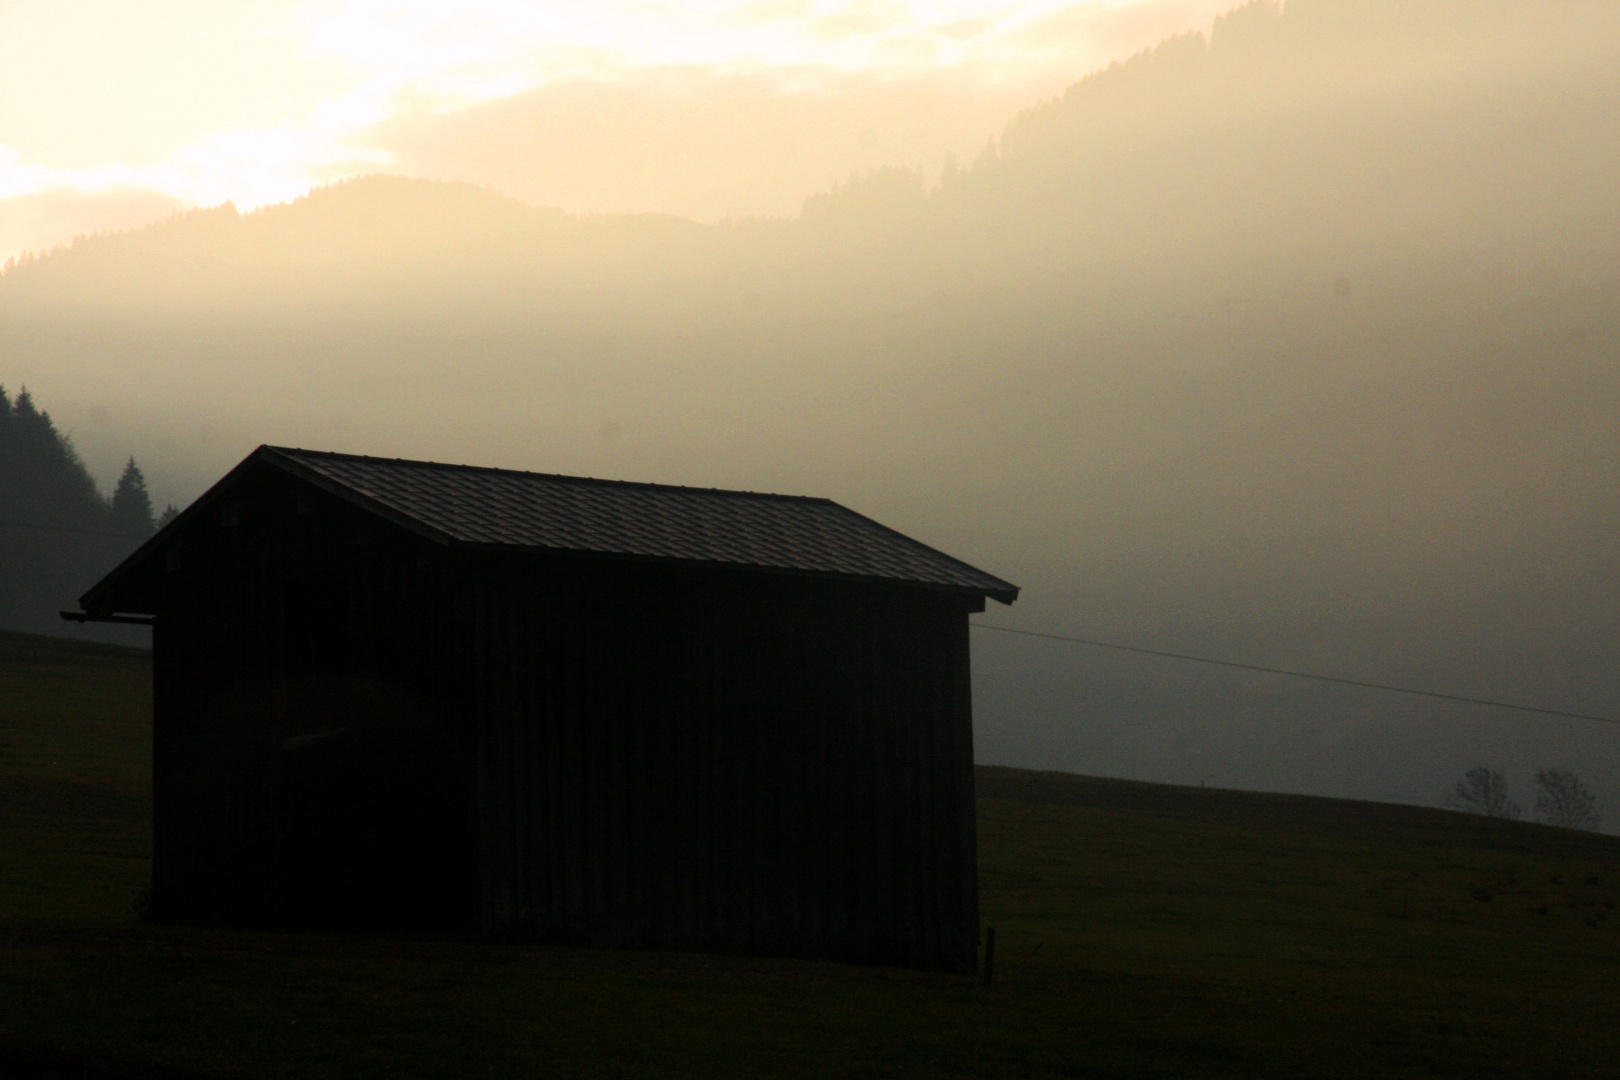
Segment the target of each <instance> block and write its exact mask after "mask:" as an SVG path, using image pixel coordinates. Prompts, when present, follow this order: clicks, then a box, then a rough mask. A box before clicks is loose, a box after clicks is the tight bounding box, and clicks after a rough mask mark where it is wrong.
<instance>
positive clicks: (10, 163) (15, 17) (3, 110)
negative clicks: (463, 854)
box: [0, 0, 1234, 262]
mask: <svg viewBox="0 0 1620 1080" xmlns="http://www.w3.org/2000/svg"><path fill="white" fill-rule="evenodd" d="M1232 6H1234V5H1233V3H1232V0H1079V2H1073V0H853V2H846V0H704V2H699V3H693V2H681V3H674V2H668V0H616V2H611V3H555V2H554V3H515V2H511V0H462V2H459V3H455V4H449V3H437V2H429V0H391V2H385V0H310V2H297V0H241V2H236V3H232V4H214V3H202V2H200V0H124V2H118V3H113V2H108V0H50V2H45V0H4V2H3V3H0V262H3V261H4V260H5V259H6V258H8V257H12V256H15V255H18V254H20V253H21V252H23V251H37V250H42V249H47V248H49V247H52V246H55V245H57V244H60V243H64V242H67V241H68V240H71V239H72V237H73V236H74V235H77V234H79V233H84V232H96V231H102V230H117V229H124V228H130V227H135V226H138V225H141V224H145V223H147V222H149V221H152V220H157V219H159V218H162V217H164V216H167V215H168V214H170V213H172V212H173V211H175V210H176V209H180V208H185V207H193V206H213V205H218V204H220V203H223V202H226V201H231V202H234V203H235V204H236V206H237V207H238V208H239V209H241V210H248V209H252V208H255V207H259V206H263V205H267V204H273V203H279V202H285V201H288V200H290V199H292V198H295V197H297V196H299V195H301V194H303V193H304V192H306V191H308V190H309V189H310V188H311V187H312V186H317V185H321V184H326V183H331V182H333V181H336V180H339V179H343V178H347V177H352V176H357V175H364V174H368V173H376V172H387V173H401V174H406V175H418V176H424V177H428V178H435V179H455V180H466V181H470V182H473V183H477V184H481V185H484V186H488V187H492V188H494V189H495V190H497V191H501V192H502V193H504V194H508V195H512V196H514V197H517V198H521V199H524V200H525V201H528V202H531V203H536V204H543V205H556V206H561V207H563V208H564V209H568V210H571V211H576V212H587V213H597V212H615V211H657V212H666V213H674V214H678V215H681V216H685V217H690V218H694V219H697V220H719V219H722V218H727V217H743V216H784V215H792V214H794V213H796V212H797V211H798V209H799V205H800V203H801V202H802V200H803V199H804V197H805V196H807V195H809V194H812V193H814V190H817V189H820V188H824V187H829V186H832V185H835V184H837V183H839V182H841V181H842V180H844V179H846V178H847V177H848V176H849V175H850V174H851V173H853V172H857V171H860V170H862V169H864V168H872V167H877V166H884V165H908V166H921V167H923V168H924V169H925V170H932V171H936V172H937V170H938V169H939V167H940V166H941V165H942V163H943V160H944V157H945V155H946V154H948V153H955V154H956V155H958V156H959V157H964V158H966V157H971V156H972V155H973V154H974V153H976V152H977V150H978V149H979V148H980V147H982V146H983V145H984V143H985V141H986V140H987V139H988V138H990V137H991V136H993V135H994V134H995V133H997V132H998V131H999V130H1000V129H1001V128H1002V127H1003V126H1004V125H1005V123H1006V121H1007V120H1008V119H1009V118H1010V117H1011V116H1012V115H1014V114H1015V113H1016V112H1017V111H1018V110H1019V109H1021V108H1024V107H1027V106H1029V105H1031V104H1033V103H1035V102H1037V101H1039V100H1041V99H1043V98H1046V97H1050V96H1052V95H1053V94H1055V93H1057V92H1059V91H1061V90H1062V89H1063V88H1064V87H1065V86H1067V85H1069V84H1070V83H1072V82H1074V81H1076V80H1077V79H1078V78H1080V77H1081V76H1083V75H1085V74H1087V73H1089V72H1091V71H1093V70H1096V69H1098V68H1100V67H1104V66H1106V65H1107V64H1108V63H1109V62H1111V61H1113V60H1116V59H1122V58H1125V57H1128V56H1130V55H1131V54H1133V53H1135V52H1137V51H1139V50H1141V49H1143V48H1146V47H1148V46H1151V45H1152V44H1154V43H1155V42H1157V41H1159V40H1161V39H1162V38H1164V37H1166V36H1168V35H1170V34H1174V33H1179V32H1183V31H1187V30H1203V29H1207V27H1208V26H1209V24H1210V22H1211V20H1212V19H1213V18H1214V16H1215V15H1216V14H1218V13H1219V12H1220V11H1222V10H1224V9H1226V8H1229V7H1232ZM587 115H588V116H589V118H590V124H589V126H590V128H591V130H592V132H593V137H592V138H590V139H580V138H576V137H574V135H575V133H577V132H578V131H579V130H580V129H581V128H582V127H584V126H585V125H584V123H583V122H582V120H581V117H582V116H587ZM763 115H769V116H770V117H771V118H772V123H771V125H770V126H772V127H773V128H774V129H775V130H776V132H777V137H776V138H775V139H774V141H772V143H771V144H770V146H768V147H765V148H761V149H762V152H761V153H757V154H753V155H747V164H744V162H743V161H742V160H741V157H742V156H743V155H741V154H740V151H739V148H738V146H737V144H738V143H739V142H742V141H745V140H746V139H747V138H750V136H747V135H743V134H740V133H742V132H745V131H757V130H759V127H758V125H757V124H755V123H754V121H757V120H758V119H759V118H760V117H761V116H763ZM604 118H605V119H606V121H607V126H606V128H604V126H603V124H604ZM546 132H555V133H556V136H555V138H553V139H551V140H544V139H543V138H541V136H543V134H544V133H546ZM514 137H516V141H517V142H518V143H521V144H523V145H525V146H527V147H528V152H527V153H520V154H517V155H516V156H514V153H513V150H512V147H513V145H514ZM525 139H526V140H527V142H524V140H525ZM536 139H541V142H542V144H543V145H540V146H536V145H534V143H535V140H536ZM771 162H775V163H776V166H777V167H771ZM807 184H808V185H811V190H805V186H806V185H807Z"/></svg>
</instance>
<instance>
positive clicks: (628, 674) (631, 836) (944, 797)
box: [469, 563, 978, 968]
mask: <svg viewBox="0 0 1620 1080" xmlns="http://www.w3.org/2000/svg"><path fill="white" fill-rule="evenodd" d="M469 591H470V593H471V595H472V596H473V597H474V600H473V602H472V609H473V612H472V614H473V620H474V623H475V629H474V637H475V640H476V644H475V647H474V648H473V650H472V652H473V655H474V657H475V658H476V660H475V663H476V665H477V668H476V676H475V680H474V685H475V687H476V689H475V692H474V698H475V708H476V713H477V718H476V723H477V732H478V736H477V743H478V751H477V766H476V768H477V777H478V781H477V787H478V820H479V822H480V830H479V836H480V839H479V843H480V848H479V865H480V868H481V870H480V873H481V879H480V880H481V883H480V895H481V910H480V917H481V921H482V924H483V926H484V928H485V930H486V931H487V932H490V933H496V934H537V935H540V936H544V937H549V938H559V939H573V940H583V941H592V942H598V943H609V944H620V945H682V946H690V947H700V948H710V949H718V950H728V951H739V952H773V953H798V954H807V955H821V956H837V957H847V958H855V959H867V960H883V961H890V962H899V963H906V964H915V965H922V966H933V967H945V968H971V967H972V965H973V962H974V954H975V947H976V939H977V934H978V917H977V873H976V866H975V851H974V831H973V806H972V742H971V717H970V713H969V709H970V705H969V697H968V688H969V687H968V673H967V648H966V637H967V620H966V605H965V604H964V603H963V602H962V601H960V600H954V599H941V598H938V597H934V596H930V595H928V594H919V593H911V594H907V593H904V592H902V591H900V590H872V589H855V588H851V587H847V586H807V585H801V584H796V583H789V582H783V581H781V580H772V579H769V578H766V579H764V580H763V581H761V580H760V579H758V578H754V579H751V580H738V578H737V577H736V576H732V575H723V574H711V575H692V574H679V573H676V574H671V573H669V572H664V573H655V572H652V571H648V570H644V569H639V568H626V569H620V570H616V571H603V570H600V569H592V568H591V567H590V566H589V565H588V564H584V563H575V564H567V563H554V564H550V565H549V566H547V567H546V568H545V569H543V570H541V569H527V570H526V571H525V570H524V569H522V568H518V567H514V566H512V565H511V564H498V565H493V566H490V567H487V568H485V569H484V571H483V572H481V573H478V574H475V575H473V578H472V580H471V581H470V582H469Z"/></svg>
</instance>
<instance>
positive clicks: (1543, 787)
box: [1446, 765, 1603, 832]
mask: <svg viewBox="0 0 1620 1080" xmlns="http://www.w3.org/2000/svg"><path fill="white" fill-rule="evenodd" d="M1446 805H1447V806H1449V807H1451V808H1452V809H1453V810H1464V811H1467V812H1469V813H1474V814H1484V815H1485V816H1486V817H1496V818H1508V819H1511V820H1517V819H1518V818H1520V817H1522V816H1523V811H1522V810H1520V809H1519V804H1518V803H1517V802H1515V801H1514V800H1513V796H1512V795H1511V794H1509V792H1508V783H1507V779H1506V778H1505V777H1503V775H1502V774H1501V773H1499V772H1497V771H1496V770H1495V769H1492V768H1488V767H1487V766H1484V765H1476V766H1474V767H1473V768H1472V769H1469V770H1468V771H1467V772H1466V773H1464V774H1463V778H1462V779H1461V780H1459V781H1457V783H1456V784H1455V785H1454V786H1453V787H1452V789H1451V791H1450V792H1449V793H1448V794H1447V796H1446ZM1535 812H1536V817H1537V818H1538V819H1539V820H1541V821H1543V822H1545V823H1546V824H1548V825H1556V826H1558V827H1559V828H1563V829H1588V830H1590V831H1592V832H1596V831H1597V829H1598V827H1599V826H1601V825H1602V824H1603V814H1602V812H1601V811H1599V810H1598V807H1597V799H1596V798H1594V797H1593V795H1592V793H1591V792H1590V791H1588V790H1587V788H1586V785H1585V784H1583V783H1581V781H1580V779H1579V778H1578V777H1577V776H1576V775H1575V774H1574V773H1573V772H1570V771H1569V770H1568V769H1541V770H1539V771H1538V772H1537V773H1536V811H1535Z"/></svg>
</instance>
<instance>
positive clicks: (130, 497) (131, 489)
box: [112, 457, 153, 539]
mask: <svg viewBox="0 0 1620 1080" xmlns="http://www.w3.org/2000/svg"><path fill="white" fill-rule="evenodd" d="M152 528H153V524H152V497H151V496H150V495H148V494H147V491H146V477H144V476H142V475H141V468H140V466H139V465H136V464H135V459H134V458H133V457H132V458H130V459H129V462H128V464H126V465H125V466H124V474H123V475H122V476H120V477H119V478H118V487H117V489H116V490H114V491H113V497H112V529H113V531H114V532H121V533H125V534H127V535H129V536H133V537H140V538H142V539H144V538H146V537H148V536H151V535H152Z"/></svg>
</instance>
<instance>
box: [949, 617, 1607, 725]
mask: <svg viewBox="0 0 1620 1080" xmlns="http://www.w3.org/2000/svg"><path fill="white" fill-rule="evenodd" d="M968 625H969V626H972V627H974V628H975V629H978V630H997V631H1000V632H1001V633H1003V634H1019V635H1021V636H1023V637H1033V638H1046V639H1047V640H1048V641H1066V642H1069V643H1070V644H1072V645H1090V646H1091V647H1092V648H1096V649H1117V650H1119V651H1120V652H1132V653H1141V654H1142V655H1144V656H1165V657H1169V658H1170V659H1172V660H1190V661H1191V662H1193V663H1195V664H1214V665H1216V666H1218V667H1229V668H1238V669H1239V670H1241V671H1258V672H1261V673H1263V674H1266V675H1287V676H1289V677H1290V678H1294V679H1311V680H1313V681H1315V682H1328V683H1338V684H1339V685H1341V686H1360V687H1364V688H1366V689H1368V690H1388V691H1391V692H1393V693H1396V694H1415V695H1416V696H1418V697H1427V698H1439V699H1440V700H1441V701H1461V702H1464V703H1465V704H1468V705H1489V706H1490V707H1491V708H1493V709H1513V710H1515V711H1517V712H1527V713H1540V714H1541V715H1543V716H1561V717H1563V718H1564V719H1566V720H1594V721H1596V722H1597V723H1600V724H1620V720H1616V719H1613V718H1612V717H1608V716H1593V715H1592V714H1591V713H1578V712H1565V711H1564V710H1563V709H1543V708H1539V707H1537V706H1535V705H1515V704H1514V703H1513V702H1511V701H1495V700H1492V699H1491V698H1477V697H1465V696H1463V695H1461V694H1442V693H1440V692H1439V691H1436V690H1414V689H1412V688H1411V687H1410V686H1391V685H1390V684H1389V683H1375V682H1364V681H1362V680H1361V679H1340V678H1335V677H1334V676H1332V675H1314V674H1312V673H1310V672H1308V671H1289V670H1288V669H1287V668H1274V667H1261V666H1260V665H1259V664H1240V663H1237V662H1236V661H1234V660H1215V659H1212V658H1210V657H1208V656H1192V655H1189V654H1188V653H1178V652H1166V651H1164V650H1163V649H1144V648H1142V647H1140V646H1137V645H1117V644H1115V643H1113V642H1111V641H1091V640H1089V639H1087V638H1077V637H1064V636H1063V635H1062V634H1043V633H1040V632H1039V631H1035V630H1014V629H1013V628H1012V627H1010V626H995V625H992V624H991V623H980V622H976V623H969V624H968Z"/></svg>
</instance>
